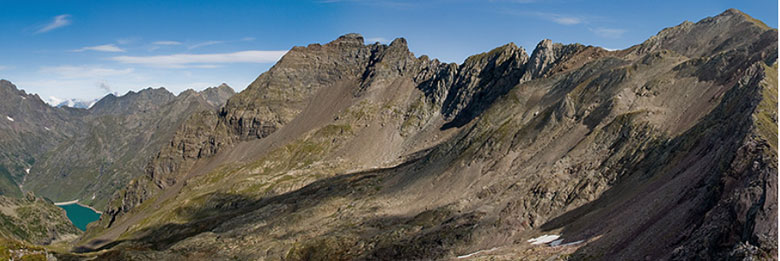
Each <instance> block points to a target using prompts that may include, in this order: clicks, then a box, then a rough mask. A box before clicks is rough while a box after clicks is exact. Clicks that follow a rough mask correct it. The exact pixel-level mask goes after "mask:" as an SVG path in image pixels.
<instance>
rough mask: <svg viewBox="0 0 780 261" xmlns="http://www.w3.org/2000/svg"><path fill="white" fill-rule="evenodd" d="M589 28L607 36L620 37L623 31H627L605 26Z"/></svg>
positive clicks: (599, 34)
mask: <svg viewBox="0 0 780 261" xmlns="http://www.w3.org/2000/svg"><path fill="white" fill-rule="evenodd" d="M589 30H590V31H591V32H593V33H595V34H596V35H598V36H601V37H605V38H620V37H621V36H623V33H625V32H626V30H623V29H616V28H604V27H599V28H596V29H593V28H589Z"/></svg>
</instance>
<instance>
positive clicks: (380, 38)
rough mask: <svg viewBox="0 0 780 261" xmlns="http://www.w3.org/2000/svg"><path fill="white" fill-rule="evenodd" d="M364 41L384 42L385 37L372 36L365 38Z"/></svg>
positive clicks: (385, 40)
mask: <svg viewBox="0 0 780 261" xmlns="http://www.w3.org/2000/svg"><path fill="white" fill-rule="evenodd" d="M366 41H367V42H369V43H375V42H380V43H386V42H387V39H385V38H384V37H372V38H368V39H366Z"/></svg>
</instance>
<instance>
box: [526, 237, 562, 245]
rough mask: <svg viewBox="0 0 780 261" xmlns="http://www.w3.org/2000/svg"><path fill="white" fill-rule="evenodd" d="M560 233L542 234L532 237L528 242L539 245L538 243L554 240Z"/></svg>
mask: <svg viewBox="0 0 780 261" xmlns="http://www.w3.org/2000/svg"><path fill="white" fill-rule="evenodd" d="M560 237H561V236H560V235H544V236H540V237H537V238H532V239H529V240H528V243H531V245H540V244H547V243H550V242H553V241H555V240H556V239H558V238H560Z"/></svg>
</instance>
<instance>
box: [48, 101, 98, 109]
mask: <svg viewBox="0 0 780 261" xmlns="http://www.w3.org/2000/svg"><path fill="white" fill-rule="evenodd" d="M98 100H99V99H94V100H88V101H82V100H77V99H69V100H66V101H63V102H61V103H59V104H57V107H71V108H78V109H89V108H90V107H92V105H95V103H96V102H97V101H98Z"/></svg>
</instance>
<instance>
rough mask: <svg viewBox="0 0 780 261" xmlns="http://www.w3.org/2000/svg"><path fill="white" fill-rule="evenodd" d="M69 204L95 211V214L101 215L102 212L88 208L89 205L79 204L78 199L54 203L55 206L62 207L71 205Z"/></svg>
mask: <svg viewBox="0 0 780 261" xmlns="http://www.w3.org/2000/svg"><path fill="white" fill-rule="evenodd" d="M71 204H78V205H79V206H82V207H85V208H88V209H91V210H92V211H95V213H98V214H101V215H103V211H100V210H97V209H95V208H93V207H92V206H89V205H85V204H81V203H79V200H78V199H76V200H71V201H63V202H54V205H55V206H64V205H71Z"/></svg>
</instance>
